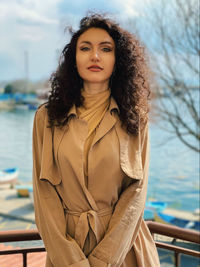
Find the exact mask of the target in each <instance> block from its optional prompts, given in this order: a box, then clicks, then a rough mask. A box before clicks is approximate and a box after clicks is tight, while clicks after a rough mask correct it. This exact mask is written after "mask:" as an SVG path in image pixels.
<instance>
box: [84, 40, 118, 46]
mask: <svg viewBox="0 0 200 267" xmlns="http://www.w3.org/2000/svg"><path fill="white" fill-rule="evenodd" d="M82 43H85V44H90V45H91V44H92V43H91V42H89V41H82V42H81V44H82ZM100 44H109V45H113V44H112V43H111V42H108V41H105V42H101V43H100Z"/></svg>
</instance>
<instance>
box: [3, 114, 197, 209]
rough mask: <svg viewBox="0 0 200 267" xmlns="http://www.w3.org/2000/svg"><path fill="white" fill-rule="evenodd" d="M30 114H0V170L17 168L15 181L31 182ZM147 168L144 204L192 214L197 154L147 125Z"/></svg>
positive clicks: (195, 191)
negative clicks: (160, 203)
mask: <svg viewBox="0 0 200 267" xmlns="http://www.w3.org/2000/svg"><path fill="white" fill-rule="evenodd" d="M34 114H35V111H34V110H17V109H16V110H10V111H6V110H1V111H0V170H2V169H5V168H12V167H15V166H16V167H19V170H20V173H19V181H20V182H21V183H29V182H31V179H32V128H33V119H34ZM149 129H150V167H149V183H148V193H147V200H152V199H153V200H157V201H164V202H166V203H167V204H168V207H170V208H174V209H179V210H186V211H191V212H193V211H194V210H195V209H197V208H199V154H198V153H197V152H195V151H193V150H191V149H189V148H188V147H186V146H185V145H184V144H182V143H181V141H179V139H178V138H176V137H175V138H172V137H171V135H170V134H169V133H168V132H166V131H165V130H164V129H161V128H160V127H159V125H158V123H157V122H150V127H149Z"/></svg>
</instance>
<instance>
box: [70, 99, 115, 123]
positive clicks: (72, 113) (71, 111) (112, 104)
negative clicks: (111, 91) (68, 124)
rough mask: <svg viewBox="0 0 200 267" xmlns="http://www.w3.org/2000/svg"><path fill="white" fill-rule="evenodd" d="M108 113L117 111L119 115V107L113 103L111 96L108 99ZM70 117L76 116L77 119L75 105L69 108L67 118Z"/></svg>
mask: <svg viewBox="0 0 200 267" xmlns="http://www.w3.org/2000/svg"><path fill="white" fill-rule="evenodd" d="M109 111H110V113H111V114H112V112H113V111H117V112H118V113H119V107H118V105H117V103H116V101H115V99H114V98H113V97H112V96H111V97H110V105H109ZM71 116H76V117H78V114H77V110H76V106H75V104H73V106H72V107H71V109H70V110H69V112H68V114H67V118H69V117H71Z"/></svg>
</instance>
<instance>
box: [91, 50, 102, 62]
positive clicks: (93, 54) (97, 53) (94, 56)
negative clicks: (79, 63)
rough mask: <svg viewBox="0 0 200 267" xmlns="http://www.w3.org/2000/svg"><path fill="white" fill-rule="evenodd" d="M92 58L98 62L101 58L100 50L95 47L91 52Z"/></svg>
mask: <svg viewBox="0 0 200 267" xmlns="http://www.w3.org/2000/svg"><path fill="white" fill-rule="evenodd" d="M91 60H92V61H94V62H96V61H99V60H100V56H99V52H98V50H97V49H94V50H93V51H92V53H91Z"/></svg>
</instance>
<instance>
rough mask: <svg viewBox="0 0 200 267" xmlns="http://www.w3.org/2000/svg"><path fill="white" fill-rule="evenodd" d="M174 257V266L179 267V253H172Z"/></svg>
mask: <svg viewBox="0 0 200 267" xmlns="http://www.w3.org/2000/svg"><path fill="white" fill-rule="evenodd" d="M174 256H175V266H176V267H180V266H181V257H180V253H179V252H175V253H174Z"/></svg>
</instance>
